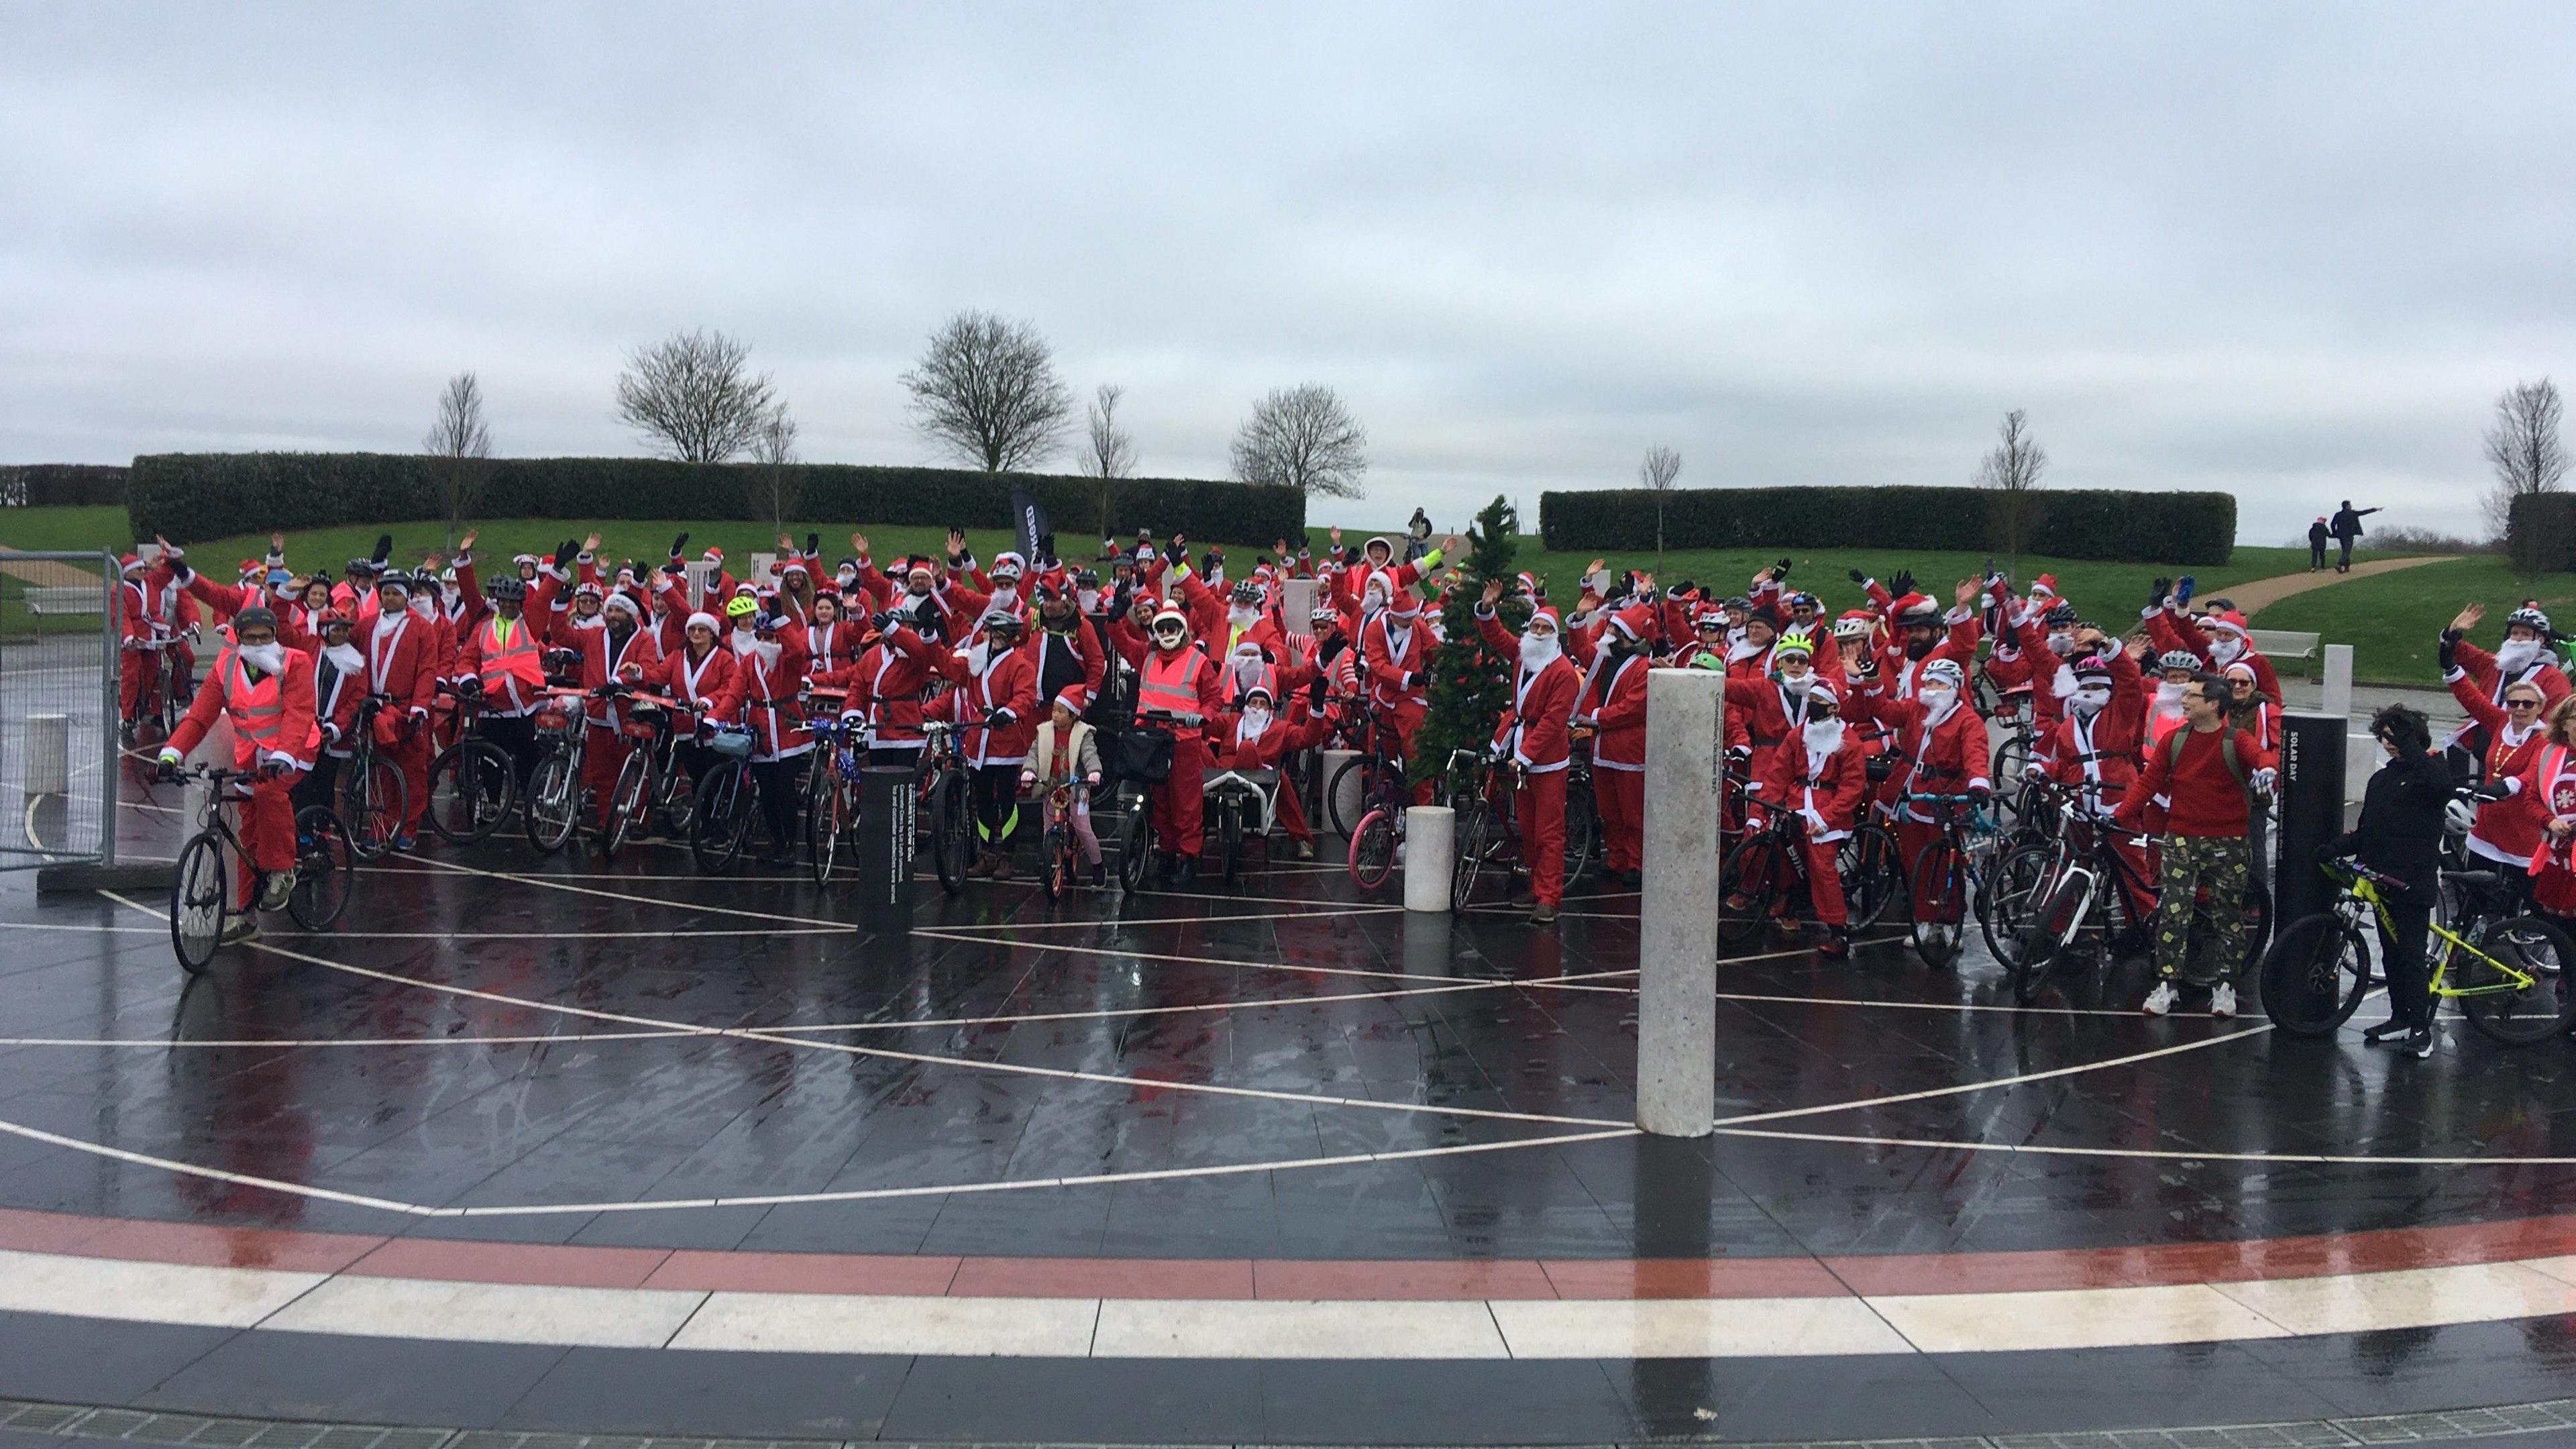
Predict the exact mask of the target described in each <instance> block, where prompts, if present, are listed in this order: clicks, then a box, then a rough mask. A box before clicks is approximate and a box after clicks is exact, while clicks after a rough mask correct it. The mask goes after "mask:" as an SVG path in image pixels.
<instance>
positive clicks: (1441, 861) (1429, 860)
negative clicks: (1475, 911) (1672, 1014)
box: [1404, 805, 1716, 991]
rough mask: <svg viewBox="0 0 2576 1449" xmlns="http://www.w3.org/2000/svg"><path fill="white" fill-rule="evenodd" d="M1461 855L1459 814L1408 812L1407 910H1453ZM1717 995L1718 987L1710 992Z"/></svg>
mask: <svg viewBox="0 0 2576 1449" xmlns="http://www.w3.org/2000/svg"><path fill="white" fill-rule="evenodd" d="M1457 853H1458V814H1457V812H1456V811H1454V810H1451V809H1450V808H1449V807H1448V806H1446V805H1408V806H1406V807H1405V809H1404V908H1405V909H1406V910H1408V911H1446V910H1448V909H1449V866H1450V863H1451V862H1452V861H1454V860H1455V859H1456V858H1457ZM1709 989H1710V990H1712V991H1714V990H1715V989H1716V988H1715V987H1714V986H1712V987H1710V988H1709Z"/></svg>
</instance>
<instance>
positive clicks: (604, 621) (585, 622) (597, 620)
mask: <svg viewBox="0 0 2576 1449" xmlns="http://www.w3.org/2000/svg"><path fill="white" fill-rule="evenodd" d="M572 626H573V627H574V628H576V629H605V628H607V627H608V617H607V616H606V615H604V614H591V615H588V616H584V615H581V614H575V615H573V616H572Z"/></svg>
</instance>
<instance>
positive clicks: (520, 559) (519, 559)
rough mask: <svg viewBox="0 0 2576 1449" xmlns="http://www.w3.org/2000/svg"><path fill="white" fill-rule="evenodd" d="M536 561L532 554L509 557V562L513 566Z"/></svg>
mask: <svg viewBox="0 0 2576 1449" xmlns="http://www.w3.org/2000/svg"><path fill="white" fill-rule="evenodd" d="M536 561H537V556H536V555H535V554H532V553H514V554H512V555H510V562H512V563H514V564H532V563H535V562H536Z"/></svg>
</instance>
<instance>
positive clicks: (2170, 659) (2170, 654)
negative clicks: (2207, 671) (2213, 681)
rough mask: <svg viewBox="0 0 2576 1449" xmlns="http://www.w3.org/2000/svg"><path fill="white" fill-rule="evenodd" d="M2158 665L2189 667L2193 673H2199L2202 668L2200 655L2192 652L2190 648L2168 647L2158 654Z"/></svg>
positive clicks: (2163, 667)
mask: <svg viewBox="0 0 2576 1449" xmlns="http://www.w3.org/2000/svg"><path fill="white" fill-rule="evenodd" d="M2156 667H2157V668H2158V669H2188V670H2190V671H2191V672H2192V673H2194V674H2198V673H2199V672H2200V668H2201V665H2200V656H2199V655H2197V654H2194V653H2192V652H2191V651H2190V650H2188V649H2168V650H2166V651H2165V652H2164V653H2162V654H2159V655H2157V656H2156Z"/></svg>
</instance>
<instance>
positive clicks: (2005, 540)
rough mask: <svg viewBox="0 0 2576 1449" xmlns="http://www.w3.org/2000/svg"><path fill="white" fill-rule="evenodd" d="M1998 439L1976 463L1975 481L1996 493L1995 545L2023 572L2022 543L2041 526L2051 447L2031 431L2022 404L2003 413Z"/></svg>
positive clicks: (1991, 520) (1989, 513)
mask: <svg viewBox="0 0 2576 1449" xmlns="http://www.w3.org/2000/svg"><path fill="white" fill-rule="evenodd" d="M1996 433H1997V437H1998V441H1997V442H1996V444H1995V445H1994V446H1993V447H1992V448H1989V449H1987V450H1986V456H1985V458H1984V459H1983V460H1982V461H1981V462H1979V463H1978V464H1977V476H1976V485H1977V486H1978V487H1980V488H1985V489H1990V490H1992V491H1993V492H1995V493H1996V494H1997V495H1999V496H1997V497H1996V498H1995V500H1994V501H1993V502H1992V503H1991V504H1989V505H1988V507H1987V510H1986V522H1987V526H1988V528H1989V529H1990V530H1991V531H1992V533H1993V535H1994V537H1993V538H1992V540H1991V543H1992V545H1993V546H1994V547H1995V548H1998V549H2000V550H2002V551H2003V553H2005V554H2006V555H2007V556H2009V557H2010V558H2011V559H2012V569H2013V572H2014V573H2016V574H2017V573H2020V572H2021V551H2022V546H2023V545H2024V544H2026V543H2028V542H2029V541H2030V535H2031V533H2032V532H2033V531H2035V530H2036V529H2037V528H2038V526H2039V506H2038V505H2039V500H2038V499H2036V498H2033V497H2032V496H2031V495H2032V494H2034V493H2036V492H2038V491H2039V479H2040V475H2041V474H2042V473H2045V472H2047V471H2048V450H2047V449H2045V448H2043V447H2041V446H2040V445H2039V443H2038V441H2037V440H2035V439H2033V438H2032V437H2031V435H2030V416H2029V415H2028V414H2026V413H2024V412H2023V411H2022V410H2021V409H2019V408H2014V409H2013V410H2012V411H2011V412H2008V413H2006V414H2004V421H2003V426H2002V427H2000V428H1998V429H1997V430H1996Z"/></svg>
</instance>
